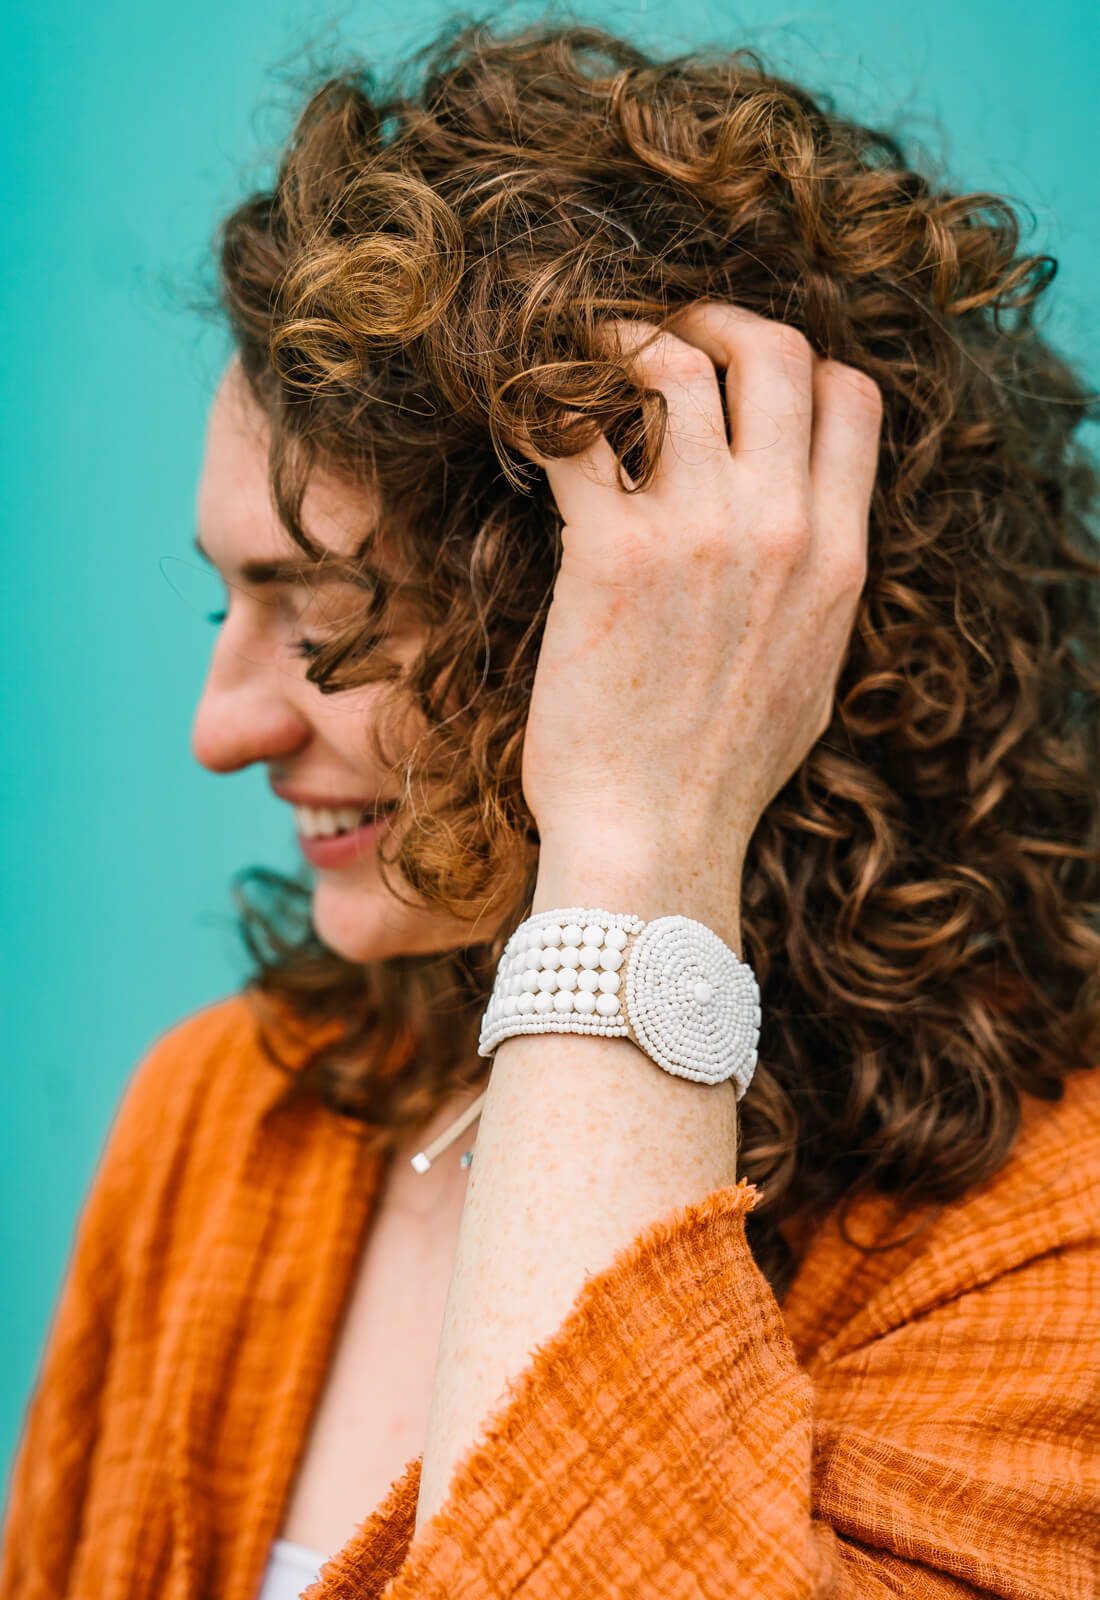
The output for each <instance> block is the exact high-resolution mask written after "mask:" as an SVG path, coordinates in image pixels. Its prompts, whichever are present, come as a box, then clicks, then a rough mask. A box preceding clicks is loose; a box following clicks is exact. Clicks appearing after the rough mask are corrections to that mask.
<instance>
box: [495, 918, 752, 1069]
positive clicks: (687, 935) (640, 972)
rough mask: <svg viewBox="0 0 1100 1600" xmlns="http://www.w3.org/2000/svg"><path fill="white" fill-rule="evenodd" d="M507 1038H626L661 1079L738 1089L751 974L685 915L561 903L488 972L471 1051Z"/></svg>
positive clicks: (746, 1064) (748, 1030) (525, 927)
mask: <svg viewBox="0 0 1100 1600" xmlns="http://www.w3.org/2000/svg"><path fill="white" fill-rule="evenodd" d="M517 1033H597V1034H601V1035H603V1036H604V1037H609V1038H610V1037H629V1038H631V1039H633V1041H634V1042H635V1043H636V1044H637V1045H638V1046H639V1047H640V1048H641V1049H642V1050H644V1051H645V1053H646V1054H647V1055H649V1056H651V1057H652V1058H653V1060H654V1061H656V1062H657V1063H658V1065H659V1066H661V1067H663V1068H664V1069H665V1071H666V1072H671V1073H673V1074H675V1075H676V1076H678V1077H683V1078H692V1079H694V1080H695V1081H697V1082H699V1083H721V1082H723V1081H724V1080H725V1079H727V1078H735V1079H736V1080H737V1098H738V1099H740V1098H741V1096H742V1095H743V1094H744V1092H745V1090H746V1089H747V1088H748V1085H749V1082H750V1081H751V1079H752V1074H753V1070H754V1068H755V1065H756V1044H757V1041H758V1039H759V1036H760V991H759V989H758V988H757V985H756V979H755V977H754V976H753V973H752V969H751V968H750V967H747V966H745V965H744V964H743V963H742V962H740V961H739V960H738V959H737V957H736V955H735V954H734V952H733V951H732V950H731V949H730V948H729V946H728V945H727V944H725V943H724V942H723V941H722V940H721V939H720V938H719V937H718V935H717V934H716V933H714V932H713V931H712V930H711V929H710V928H707V927H706V926H705V925H704V924H703V923H701V922H695V921H694V920H693V919H692V918H690V917H658V918H657V919H655V920H654V921H653V922H649V923H645V922H643V921H642V920H641V918H640V917H635V916H630V915H624V914H622V913H618V912H608V911H603V910H602V909H597V910H591V909H587V908H585V907H580V906H571V907H569V908H568V909H566V910H564V911H550V912H541V913H539V914H538V915H536V916H534V917H530V918H528V920H527V921H526V922H524V923H522V924H521V925H520V927H518V928H517V929H516V931H515V932H514V933H513V935H512V937H511V938H510V939H509V941H508V943H507V945H506V946H505V948H504V952H503V954H502V955H501V958H500V961H499V963H498V966H497V977H496V982H495V984H494V986H493V993H492V997H491V999H490V1001H489V1006H488V1009H487V1010H486V1012H485V1015H484V1017H483V1018H482V1024H481V1037H480V1040H479V1042H478V1052H479V1054H480V1055H483V1056H490V1055H492V1053H493V1051H494V1050H495V1049H496V1047H497V1045H498V1044H500V1042H501V1041H502V1040H503V1039H507V1038H510V1037H511V1036H512V1035H514V1034H517Z"/></svg>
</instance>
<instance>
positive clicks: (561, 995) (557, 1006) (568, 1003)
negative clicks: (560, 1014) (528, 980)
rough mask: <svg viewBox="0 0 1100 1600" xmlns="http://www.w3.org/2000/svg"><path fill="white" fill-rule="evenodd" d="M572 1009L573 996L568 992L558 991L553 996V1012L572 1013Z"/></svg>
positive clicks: (565, 990)
mask: <svg viewBox="0 0 1100 1600" xmlns="http://www.w3.org/2000/svg"><path fill="white" fill-rule="evenodd" d="M572 1009H573V996H572V995H571V994H570V993H569V991H568V990H567V989H560V990H559V991H558V993H557V994H556V995H555V996H554V1010H555V1011H572Z"/></svg>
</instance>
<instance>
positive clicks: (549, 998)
mask: <svg viewBox="0 0 1100 1600" xmlns="http://www.w3.org/2000/svg"><path fill="white" fill-rule="evenodd" d="M553 1009H554V996H553V995H552V994H548V993H547V991H546V990H545V989H541V990H540V991H539V993H538V994H537V995H536V996H535V1010H536V1011H553Z"/></svg>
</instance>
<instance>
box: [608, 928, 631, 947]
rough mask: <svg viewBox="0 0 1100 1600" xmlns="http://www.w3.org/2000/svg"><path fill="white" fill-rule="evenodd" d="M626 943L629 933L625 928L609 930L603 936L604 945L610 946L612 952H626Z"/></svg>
mask: <svg viewBox="0 0 1100 1600" xmlns="http://www.w3.org/2000/svg"><path fill="white" fill-rule="evenodd" d="M626 941H627V932H626V929H625V928H608V930H607V932H606V933H605V934H604V936H603V942H604V944H606V945H609V946H610V948H611V949H612V950H625V949H626Z"/></svg>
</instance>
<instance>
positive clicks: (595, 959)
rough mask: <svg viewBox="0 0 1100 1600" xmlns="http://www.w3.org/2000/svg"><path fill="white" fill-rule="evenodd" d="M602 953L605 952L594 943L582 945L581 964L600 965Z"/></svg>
mask: <svg viewBox="0 0 1100 1600" xmlns="http://www.w3.org/2000/svg"><path fill="white" fill-rule="evenodd" d="M602 954H603V952H602V950H599V949H597V947H596V946H595V945H594V944H585V945H582V946H581V966H582V967H598V966H599V964H600V956H601V955H602Z"/></svg>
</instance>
